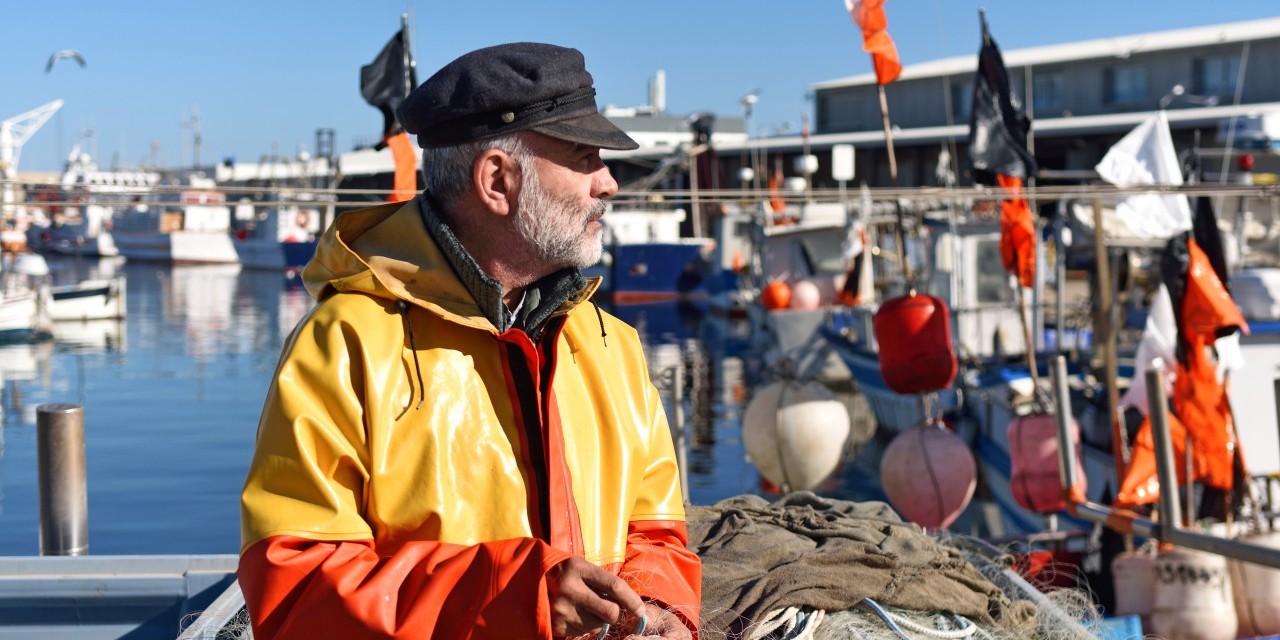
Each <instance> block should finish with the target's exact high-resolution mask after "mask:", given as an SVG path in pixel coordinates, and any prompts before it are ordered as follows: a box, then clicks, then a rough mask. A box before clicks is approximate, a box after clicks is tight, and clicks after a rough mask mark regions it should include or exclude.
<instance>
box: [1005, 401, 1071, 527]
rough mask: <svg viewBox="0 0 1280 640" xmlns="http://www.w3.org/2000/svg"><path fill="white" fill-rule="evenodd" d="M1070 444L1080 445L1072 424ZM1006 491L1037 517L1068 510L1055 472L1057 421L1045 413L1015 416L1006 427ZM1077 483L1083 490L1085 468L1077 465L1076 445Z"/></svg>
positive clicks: (1056, 465)
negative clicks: (1007, 461)
mask: <svg viewBox="0 0 1280 640" xmlns="http://www.w3.org/2000/svg"><path fill="white" fill-rule="evenodd" d="M1070 429H1071V432H1072V433H1073V434H1075V436H1074V438H1073V441H1074V442H1076V443H1079V442H1080V426H1079V425H1077V424H1076V421H1075V420H1074V419H1072V420H1071V426H1070ZM1008 435H1009V460H1010V462H1012V463H1013V465H1012V466H1013V470H1012V472H1010V474H1009V488H1010V489H1012V490H1013V498H1014V500H1017V501H1018V504H1020V505H1022V508H1023V509H1027V510H1029V511H1035V512H1036V513H1056V512H1058V511H1064V510H1066V508H1067V501H1066V499H1065V498H1063V495H1062V479H1061V477H1060V476H1059V473H1058V469H1059V465H1058V419H1057V417H1056V416H1054V415H1051V414H1046V413H1033V414H1030V415H1025V416H1018V417H1017V418H1014V419H1013V421H1012V422H1010V423H1009V430H1008ZM1071 458H1072V460H1074V461H1075V467H1076V478H1077V480H1076V482H1077V483H1078V485H1079V488H1080V490H1081V491H1083V490H1084V488H1085V485H1084V482H1085V476H1084V467H1082V466H1081V465H1080V449H1079V444H1077V445H1076V451H1075V455H1073V456H1071Z"/></svg>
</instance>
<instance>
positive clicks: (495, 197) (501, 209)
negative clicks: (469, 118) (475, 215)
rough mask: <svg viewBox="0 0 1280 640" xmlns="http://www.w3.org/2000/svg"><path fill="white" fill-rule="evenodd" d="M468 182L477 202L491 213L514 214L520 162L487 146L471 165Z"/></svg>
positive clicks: (517, 193)
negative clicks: (474, 191)
mask: <svg viewBox="0 0 1280 640" xmlns="http://www.w3.org/2000/svg"><path fill="white" fill-rule="evenodd" d="M471 181H472V184H473V185H474V186H475V190H476V197H477V198H478V199H479V200H480V204H481V205H483V206H484V208H486V209H488V210H489V211H490V212H491V213H493V214H496V215H500V216H505V215H509V214H511V213H513V212H514V211H515V207H516V198H517V197H518V196H519V195H520V163H518V162H516V160H515V158H512V157H511V156H509V155H507V154H506V152H504V151H501V150H499V149H486V150H485V151H482V152H480V154H479V155H477V156H476V160H475V162H474V163H472V165H471Z"/></svg>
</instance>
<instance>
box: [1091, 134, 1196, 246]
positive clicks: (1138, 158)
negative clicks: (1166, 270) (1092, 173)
mask: <svg viewBox="0 0 1280 640" xmlns="http://www.w3.org/2000/svg"><path fill="white" fill-rule="evenodd" d="M1095 169H1097V171H1098V175H1100V176H1102V179H1103V180H1106V181H1107V182H1110V183H1111V184H1114V185H1116V186H1118V187H1133V186H1141V185H1146V184H1160V185H1174V186H1177V185H1180V184H1182V169H1181V168H1180V167H1179V165H1178V154H1177V152H1175V151H1174V149H1173V138H1172V136H1170V134H1169V118H1168V117H1167V116H1166V115H1165V113H1164V111H1157V112H1156V114H1155V115H1154V116H1151V118H1149V119H1148V120H1146V121H1145V122H1143V123H1142V124H1140V125H1138V126H1137V127H1136V128H1135V129H1134V130H1133V131H1130V132H1129V134H1128V135H1126V136H1125V137H1124V138H1122V139H1121V140H1120V142H1117V143H1116V145H1115V146H1114V147H1111V150H1110V151H1107V155H1106V156H1103V158H1102V162H1099V163H1098V166H1097V167H1095ZM1116 215H1117V216H1118V217H1119V218H1120V220H1121V221H1123V222H1124V223H1125V226H1127V227H1129V229H1130V230H1131V231H1133V233H1134V234H1136V235H1138V236H1140V237H1142V238H1149V239H1166V238H1170V237H1172V236H1173V235H1175V234H1178V233H1181V232H1183V231H1187V230H1189V229H1191V206H1190V205H1189V204H1188V203H1187V197H1186V196H1185V195H1182V194H1157V193H1145V194H1140V195H1135V196H1129V197H1126V198H1124V199H1123V200H1121V201H1120V203H1119V204H1118V205H1116Z"/></svg>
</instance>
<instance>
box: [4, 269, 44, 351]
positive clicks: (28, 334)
mask: <svg viewBox="0 0 1280 640" xmlns="http://www.w3.org/2000/svg"><path fill="white" fill-rule="evenodd" d="M42 268H43V271H41V269H42ZM48 273H49V267H48V265H47V264H45V263H44V259H43V258H41V257H40V256H38V255H35V254H20V255H18V256H5V260H4V264H3V269H2V270H0V342H27V341H35V340H43V339H47V338H49V337H50V336H51V335H52V333H51V331H50V329H51V325H52V319H51V318H50V316H49V307H50V305H51V300H50V297H49V287H48V286H47V285H43V284H37V283H35V281H33V280H32V278H33V277H41V276H45V275H48Z"/></svg>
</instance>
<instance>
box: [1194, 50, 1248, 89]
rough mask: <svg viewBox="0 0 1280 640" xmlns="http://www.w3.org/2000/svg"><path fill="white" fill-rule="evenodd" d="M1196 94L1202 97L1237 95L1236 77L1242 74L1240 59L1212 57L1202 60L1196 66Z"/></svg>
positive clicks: (1197, 61)
mask: <svg viewBox="0 0 1280 640" xmlns="http://www.w3.org/2000/svg"><path fill="white" fill-rule="evenodd" d="M1193 67H1194V69H1193V70H1194V72H1195V82H1194V86H1193V87H1192V89H1191V90H1192V91H1193V92H1194V93H1198V94H1200V95H1202V96H1229V95H1231V94H1233V93H1235V90H1236V76H1237V75H1239V74H1240V58H1239V57H1237V56H1210V57H1208V58H1200V59H1198V60H1196V61H1195V63H1194V65H1193Z"/></svg>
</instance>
